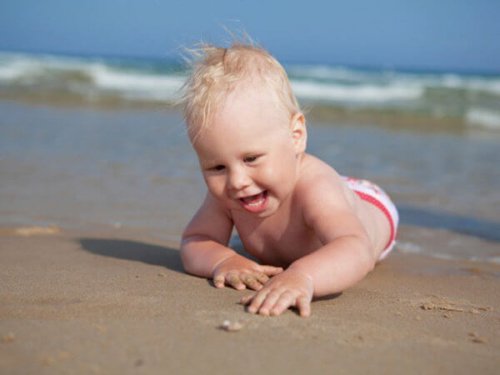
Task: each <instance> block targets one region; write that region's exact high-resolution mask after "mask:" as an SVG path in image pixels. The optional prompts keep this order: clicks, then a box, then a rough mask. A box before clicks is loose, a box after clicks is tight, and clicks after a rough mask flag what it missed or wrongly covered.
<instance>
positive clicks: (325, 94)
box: [292, 80, 424, 103]
mask: <svg viewBox="0 0 500 375" xmlns="http://www.w3.org/2000/svg"><path fill="white" fill-rule="evenodd" d="M292 87H293V90H294V92H295V94H296V95H297V97H298V98H299V99H305V100H315V101H320V102H325V101H326V102H328V101H334V102H345V103H386V102H396V101H407V100H416V99H418V98H420V97H421V96H422V95H423V93H424V90H423V88H421V87H411V86H403V85H388V86H375V85H357V86H341V85H335V84H322V83H315V82H305V81H293V80H292Z"/></svg>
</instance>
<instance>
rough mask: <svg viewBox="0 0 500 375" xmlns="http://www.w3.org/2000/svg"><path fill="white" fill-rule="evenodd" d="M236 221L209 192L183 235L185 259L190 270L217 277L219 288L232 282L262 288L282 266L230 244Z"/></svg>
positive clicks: (205, 275)
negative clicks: (265, 262)
mask: <svg viewBox="0 0 500 375" xmlns="http://www.w3.org/2000/svg"><path fill="white" fill-rule="evenodd" d="M232 229H233V223H232V220H231V218H230V217H229V215H228V213H227V212H225V211H224V210H223V209H222V208H221V207H220V206H219V205H218V204H217V202H216V201H215V200H214V198H213V197H212V196H211V195H210V193H207V196H206V198H205V201H204V202H203V204H202V206H201V207H200V209H199V210H198V212H197V213H196V215H195V216H194V217H193V219H192V220H191V222H190V223H189V224H188V226H187V227H186V229H185V230H184V233H183V235H182V243H181V259H182V263H183V265H184V269H185V270H186V272H188V273H191V274H193V275H197V276H201V277H206V278H213V281H214V284H215V286H216V287H218V288H222V287H224V285H230V286H232V287H233V288H235V289H238V290H242V289H245V288H247V287H248V288H250V289H253V290H259V289H261V288H262V286H263V285H264V284H265V283H266V282H267V280H268V279H269V277H270V276H274V275H276V274H278V273H280V272H282V271H283V269H282V268H279V267H272V266H261V265H259V264H258V263H256V262H253V261H251V260H250V259H247V258H245V257H243V256H241V255H239V254H237V253H236V252H235V251H234V250H232V249H230V248H229V247H227V246H226V245H227V243H228V242H229V238H230V236H231V231H232Z"/></svg>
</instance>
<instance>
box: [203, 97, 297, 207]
mask: <svg viewBox="0 0 500 375" xmlns="http://www.w3.org/2000/svg"><path fill="white" fill-rule="evenodd" d="M275 100H276V99H274V98H273V97H272V95H271V94H270V93H269V92H267V90H258V89H248V90H239V91H235V92H233V93H232V94H230V95H229V96H228V98H227V100H226V102H225V105H224V106H223V107H222V108H221V109H220V110H219V111H218V112H217V113H216V114H215V116H214V118H213V121H212V123H211V124H209V127H208V128H207V129H205V130H203V131H202V133H201V134H200V136H199V138H198V139H197V140H196V142H195V144H194V148H195V150H196V153H197V154H198V158H199V161H200V166H201V170H202V173H203V176H204V178H205V182H206V184H207V187H208V189H209V191H210V192H211V193H212V195H213V196H214V197H215V198H217V199H218V200H219V201H220V202H221V203H223V204H224V206H225V207H226V208H228V209H230V210H239V211H243V212H246V213H249V214H253V215H257V216H259V217H267V216H269V215H272V214H273V213H275V212H276V211H277V210H278V208H279V207H280V206H281V204H282V203H283V202H284V201H285V200H286V199H287V198H288V197H289V196H290V194H291V193H292V191H293V189H294V187H295V183H296V181H297V177H298V172H299V170H298V166H299V162H298V160H299V158H297V155H298V154H299V153H300V152H302V150H301V149H300V147H298V146H297V142H296V141H295V140H294V137H293V135H292V131H291V124H292V121H295V120H294V118H293V117H291V116H289V115H288V113H286V111H285V110H283V109H282V108H281V106H277V105H276V102H275ZM300 118H301V119H303V117H300Z"/></svg>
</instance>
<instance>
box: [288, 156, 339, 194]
mask: <svg viewBox="0 0 500 375" xmlns="http://www.w3.org/2000/svg"><path fill="white" fill-rule="evenodd" d="M342 185H343V183H342V178H341V177H340V176H339V174H338V173H337V171H336V170H335V169H334V168H333V167H331V166H330V165H328V164H326V163H325V162H324V161H322V160H320V159H318V158H316V157H315V156H312V155H309V154H306V155H305V156H304V160H303V163H302V168H301V170H300V175H299V179H298V183H297V188H298V191H299V192H300V193H301V194H303V195H308V194H311V193H316V192H317V191H318V190H321V189H328V190H329V191H335V190H338V189H342Z"/></svg>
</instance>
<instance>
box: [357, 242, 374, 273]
mask: <svg viewBox="0 0 500 375" xmlns="http://www.w3.org/2000/svg"><path fill="white" fill-rule="evenodd" d="M360 249H361V251H360V253H361V254H360V263H361V264H362V267H363V270H364V274H365V275H367V274H368V273H370V272H371V271H373V269H374V268H375V265H376V264H377V257H376V255H375V251H374V249H373V246H372V245H371V244H370V241H368V239H361V246H360Z"/></svg>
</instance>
